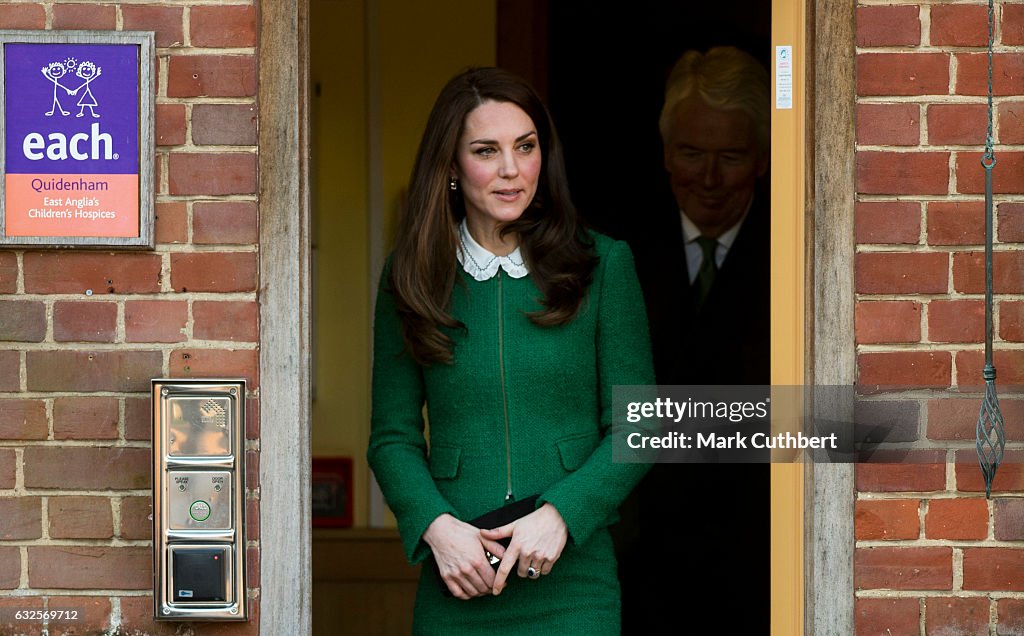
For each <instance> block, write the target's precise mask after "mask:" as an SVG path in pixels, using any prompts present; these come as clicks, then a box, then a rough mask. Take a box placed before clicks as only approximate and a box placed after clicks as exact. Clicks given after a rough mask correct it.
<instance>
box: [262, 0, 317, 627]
mask: <svg viewBox="0 0 1024 636" xmlns="http://www.w3.org/2000/svg"><path fill="white" fill-rule="evenodd" d="M259 12H260V34H259V50H258V56H259V217H260V220H259V224H260V290H259V302H260V389H259V390H260V417H259V422H260V441H259V448H260V455H259V457H260V461H259V473H260V486H259V499H260V523H259V526H260V538H259V546H260V567H259V571H260V575H261V582H260V586H259V588H260V592H259V608H260V609H259V613H258V615H259V625H260V634H262V635H264V636H277V635H278V634H309V633H311V630H312V618H311V617H312V609H311V599H312V563H311V559H310V550H311V507H310V494H311V493H310V481H309V477H310V470H311V466H310V330H311V328H312V320H311V317H310V293H311V288H310V269H309V265H310V259H309V254H310V245H311V243H310V224H309V220H310V207H309V108H308V106H309V99H308V95H309V92H308V83H309V37H308V32H309V30H308V15H309V4H308V0H298V1H297V2H279V1H278V0H262V1H261V2H260V6H259ZM297 317H298V318H299V319H296V318H297ZM264 581H265V582H267V585H263V584H262V582H264Z"/></svg>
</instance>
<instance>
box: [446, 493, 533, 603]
mask: <svg viewBox="0 0 1024 636" xmlns="http://www.w3.org/2000/svg"><path fill="white" fill-rule="evenodd" d="M538 496H539V495H531V496H530V497H527V498H526V499H520V500H518V501H513V502H511V503H508V504H505V505H504V506H502V507H501V508H496V509H494V510H491V511H490V512H485V513H484V514H482V515H480V516H479V517H477V518H476V519H470V520H469V521H467V522H466V523H468V524H470V525H471V526H476V527H477V528H480V529H481V530H483V529H491V528H500V527H501V526H503V525H505V524H507V523H512V522H513V521H515V520H516V519H520V518H522V517H525V516H526V515H528V514H530V513H531V512H533V511H534V510H535V509H536V507H537V497H538ZM498 543H500V544H501V545H503V546H504V547H506V548H507V547H508V546H509V544H510V543H512V538H511V537H506V538H504V539H500V540H498ZM486 554H487V560H488V562H490V564H491V567H492V568H494V571H495V572H497V570H498V566H499V565H500V564H501V558H499V557H497V556H495V555H493V554H491V553H490V552H486ZM431 560H432V561H433V563H434V574H436V575H437V582H438V583H439V584H440V586H441V593H443V594H444V595H445V596H451V595H452V593H451V591H450V590H449V589H448V584H447V583H445V582H444V579H442V578H441V570H440V569H438V567H437V561H434V559H433V557H431Z"/></svg>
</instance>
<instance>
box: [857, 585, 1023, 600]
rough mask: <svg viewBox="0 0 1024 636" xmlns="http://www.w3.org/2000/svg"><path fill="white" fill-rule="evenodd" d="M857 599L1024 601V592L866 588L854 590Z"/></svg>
mask: <svg viewBox="0 0 1024 636" xmlns="http://www.w3.org/2000/svg"><path fill="white" fill-rule="evenodd" d="M854 596H855V597H856V598H865V599H897V598H991V599H992V600H1003V599H1010V600H1017V599H1024V592H997V591H990V590H957V591H956V592H955V593H954V591H953V590H888V589H883V588H865V589H860V590H854Z"/></svg>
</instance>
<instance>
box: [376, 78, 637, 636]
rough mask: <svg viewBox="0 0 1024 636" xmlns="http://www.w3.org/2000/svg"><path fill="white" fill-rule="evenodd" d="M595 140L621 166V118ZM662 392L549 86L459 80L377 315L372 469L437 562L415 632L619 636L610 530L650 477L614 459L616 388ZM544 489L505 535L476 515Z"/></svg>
mask: <svg viewBox="0 0 1024 636" xmlns="http://www.w3.org/2000/svg"><path fill="white" fill-rule="evenodd" d="M595 133H596V134H602V135H608V136H609V143H608V152H609V164H608V165H609V168H610V169H611V168H613V166H614V161H616V160H622V158H621V157H616V156H615V147H616V145H615V135H616V134H618V133H617V132H616V131H615V130H614V124H613V122H610V125H609V128H608V129H607V130H601V131H595ZM652 382H653V372H652V367H651V355H650V344H649V340H648V334H647V322H646V316H645V313H644V304H643V298H642V296H641V292H640V287H639V285H638V283H637V280H636V274H635V272H634V268H633V259H632V255H631V253H630V251H629V248H628V247H627V246H626V244H625V243H621V242H618V241H612V240H611V239H608V238H607V237H604V236H602V235H599V234H596V233H593V232H589V231H587V230H585V229H584V228H583V227H582V225H581V222H580V220H579V218H578V217H577V214H576V211H575V209H574V208H573V205H572V202H571V201H570V198H569V193H568V189H567V186H566V178H565V168H564V165H563V160H562V151H561V147H560V145H559V142H558V137H557V135H556V133H555V130H554V126H553V124H552V122H551V118H550V115H549V114H548V112H547V110H546V109H545V107H544V106H543V104H542V103H541V101H540V99H539V98H538V96H537V94H536V93H535V92H534V90H533V89H532V88H531V87H530V86H529V85H528V84H527V83H526V82H524V81H523V80H521V79H519V78H518V77H516V76H514V75H512V74H510V73H507V72H505V71H502V70H500V69H493V68H482V69H470V70H468V71H465V72H463V73H461V74H459V75H457V76H456V77H454V78H453V79H452V80H451V81H450V82H449V83H448V84H447V85H446V86H445V88H444V89H443V90H442V91H441V94H440V96H439V97H438V98H437V101H436V103H435V104H434V108H433V110H432V112H431V114H430V118H429V120H428V122H427V128H426V132H425V133H424V135H423V139H422V141H421V144H420V148H419V152H418V154H417V158H416V163H415V166H414V168H413V173H412V179H411V184H410V188H409V198H408V206H407V209H406V211H405V214H404V215H403V218H402V219H401V221H400V227H399V231H398V237H397V243H396V247H395V251H394V253H393V254H392V256H391V257H390V258H389V260H388V263H387V265H386V266H385V270H384V273H383V275H382V278H381V288H380V293H379V294H378V298H377V308H376V319H375V336H374V372H373V417H372V420H373V422H372V433H371V436H370V445H369V451H368V458H369V461H370V465H371V467H372V468H373V471H374V474H375V475H376V477H377V480H378V482H379V483H380V486H381V489H382V490H383V492H384V496H385V498H386V499H387V501H388V504H389V505H390V506H391V509H392V510H393V511H394V513H395V517H396V519H397V520H398V528H399V531H400V533H401V536H402V542H403V545H404V547H405V551H406V555H407V557H408V558H409V560H410V562H412V563H418V562H421V561H424V560H427V559H428V557H430V558H431V559H432V560H433V561H434V562H436V573H435V571H434V570H435V568H434V565H433V564H429V565H428V566H427V567H424V568H423V574H422V576H421V578H420V584H419V589H418V592H417V599H416V610H415V629H416V632H417V633H422V634H474V633H481V634H483V633H487V634H491V633H503V634H504V633H524V634H537V633H542V632H544V631H547V632H549V633H552V634H588V635H593V634H617V633H618V632H619V604H620V602H619V587H618V581H617V577H616V563H615V557H614V553H613V550H612V542H611V539H610V536H609V533H608V530H607V527H608V525H609V524H611V523H613V522H614V521H615V520H616V519H617V512H616V509H617V507H618V505H619V504H620V503H621V501H622V500H623V499H624V498H625V496H626V495H627V494H628V493H629V491H630V490H631V489H632V488H633V486H634V485H635V484H636V483H637V481H638V480H639V479H640V478H641V477H642V476H643V473H644V471H645V470H646V468H647V466H646V465H644V464H630V463H614V462H613V461H612V452H611V411H612V387H613V386H614V385H637V384H650V383H652ZM424 406H426V415H427V419H429V444H428V441H427V437H426V434H425V419H424ZM533 496H536V499H535V500H532V501H533V503H532V504H530V505H529V507H530V508H531V509H532V512H528V513H526V514H524V515H523V516H521V517H519V518H518V519H516V520H514V521H512V522H510V523H508V524H506V525H504V526H501V527H499V528H484V529H480V528H477V527H475V526H473V525H471V524H470V523H468V522H467V521H469V520H473V519H475V518H476V517H479V516H481V515H483V514H485V513H487V512H489V511H492V510H495V509H498V508H501V507H502V506H505V505H507V504H509V503H510V502H515V501H522V500H523V499H528V498H531V497H533ZM500 540H506V541H508V547H504V546H503V545H502V544H501V543H499V541H500ZM489 555H495V557H496V558H494V559H493V560H494V561H496V562H497V561H498V559H499V558H500V562H497V563H495V564H494V567H492V564H491V562H490V560H489V558H488V557H489ZM495 568H496V569H495ZM438 573H439V574H440V581H439V580H438V578H437V574H438ZM445 592H447V594H446V593H445ZM499 623H500V627H498V624H499Z"/></svg>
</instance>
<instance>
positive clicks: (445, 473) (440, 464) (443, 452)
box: [430, 445, 462, 479]
mask: <svg viewBox="0 0 1024 636" xmlns="http://www.w3.org/2000/svg"><path fill="white" fill-rule="evenodd" d="M461 454H462V449H461V448H458V447H456V446H437V445H433V446H431V447H430V476H431V477H433V478H434V479H455V477H456V475H458V474H459V455H461Z"/></svg>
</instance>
